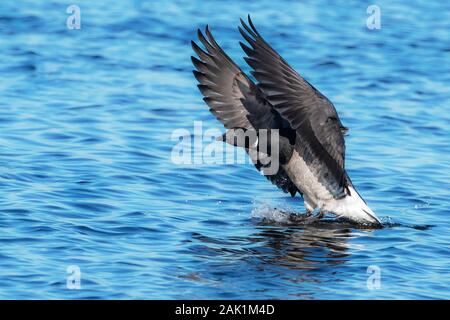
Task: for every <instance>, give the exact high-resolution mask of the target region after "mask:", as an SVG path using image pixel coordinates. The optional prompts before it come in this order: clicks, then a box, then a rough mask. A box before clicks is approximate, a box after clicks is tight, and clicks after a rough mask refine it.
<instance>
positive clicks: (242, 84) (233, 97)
mask: <svg viewBox="0 0 450 320" xmlns="http://www.w3.org/2000/svg"><path fill="white" fill-rule="evenodd" d="M205 33H206V36H207V38H205V36H204V35H203V33H202V32H201V31H200V30H198V38H199V40H200V42H201V43H202V44H203V46H204V47H205V49H206V51H204V50H202V49H201V48H200V47H199V46H198V45H197V44H196V43H195V42H193V41H192V48H193V49H194V51H195V53H196V54H197V55H198V57H199V58H200V59H197V58H195V57H191V59H192V63H193V64H194V66H195V68H196V69H197V70H194V76H195V77H196V79H197V80H198V82H199V85H198V88H199V89H200V91H201V93H202V94H203V96H204V98H203V100H204V101H205V102H206V103H207V104H208V106H209V107H210V111H211V112H212V113H213V114H214V115H215V116H216V118H217V119H218V120H219V121H220V122H222V123H223V125H224V126H225V127H226V128H227V129H232V128H245V129H270V128H275V126H276V123H275V122H277V121H280V120H281V118H280V116H279V115H278V114H277V112H276V111H275V110H273V108H272V106H271V105H270V104H269V103H268V102H267V100H265V99H264V97H263V96H262V92H261V91H260V89H259V88H258V87H257V86H256V85H255V84H254V83H253V82H252V81H251V80H250V79H249V78H248V77H247V76H246V75H245V74H244V73H243V72H242V70H241V69H240V68H239V67H238V66H237V65H236V64H235V63H234V62H233V61H232V60H231V58H230V57H229V56H228V55H227V54H226V53H225V52H224V51H223V50H222V48H221V47H220V46H219V45H218V44H217V42H216V41H215V39H214V37H213V36H212V34H211V32H210V30H209V28H208V27H206V30H205ZM276 117H277V118H276ZM252 161H253V162H254V165H255V167H256V168H257V169H258V171H261V170H262V171H263V172H264V167H263V166H262V165H261V163H260V162H259V161H257V160H254V159H252ZM266 177H267V179H269V180H270V181H271V182H272V183H273V184H275V185H277V186H278V187H279V188H281V189H282V190H283V191H284V192H286V193H290V194H291V195H292V196H294V195H295V193H296V192H299V191H298V189H297V187H296V186H295V185H294V184H293V183H292V181H291V180H290V179H289V177H288V176H287V174H286V172H285V171H284V170H283V168H282V167H280V168H279V170H278V172H277V173H276V174H274V175H266ZM299 193H300V192H299Z"/></svg>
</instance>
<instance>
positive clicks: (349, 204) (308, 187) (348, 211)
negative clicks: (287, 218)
mask: <svg viewBox="0 0 450 320" xmlns="http://www.w3.org/2000/svg"><path fill="white" fill-rule="evenodd" d="M283 167H284V170H285V171H286V173H287V175H288V176H289V178H290V179H291V180H292V182H293V183H294V184H295V185H296V186H297V188H298V189H299V190H300V191H301V192H302V193H303V200H304V204H305V208H306V210H307V211H308V212H312V211H313V210H314V209H319V210H320V211H321V212H324V213H325V212H328V213H332V214H335V215H336V216H338V217H343V218H348V219H350V220H352V221H355V222H359V223H362V224H364V223H368V224H373V223H375V224H376V223H380V220H379V219H378V218H377V216H376V215H375V213H374V212H373V211H372V210H371V209H370V208H369V207H368V206H367V204H366V203H365V202H364V200H363V199H362V198H361V197H360V196H359V194H358V192H356V190H355V189H354V188H353V187H351V186H349V190H350V195H347V196H345V197H343V198H340V199H335V198H334V197H333V195H332V194H331V193H330V192H329V191H328V189H327V188H326V187H325V186H324V185H323V184H321V183H320V182H319V180H318V179H317V178H316V177H315V176H314V174H313V172H312V171H311V170H310V168H309V167H308V165H307V164H306V162H305V161H304V160H303V158H302V157H301V156H300V155H299V154H298V152H297V151H296V150H294V152H293V154H292V158H291V159H290V161H289V162H288V163H287V164H286V165H284V166H283Z"/></svg>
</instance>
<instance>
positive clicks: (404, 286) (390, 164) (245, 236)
mask: <svg viewBox="0 0 450 320" xmlns="http://www.w3.org/2000/svg"><path fill="white" fill-rule="evenodd" d="M69 4H70V3H68V2H67V1H62V0H61V1H60V0H58V1H9V0H6V1H5V0H2V1H1V3H0V38H1V40H0V77H1V79H2V80H1V81H0V298H3V299H12V298H16V299H17V298H18V299H36V298H42V299H56V298H58V299H71V298H77V299H91V298H92V299H94V298H101V299H113V298H119V299H135V298H140V299H161V298H164V299H174V298H184V299H196V298H199V299H202V298H203V299H205V298H213V299H217V298H230V299H235V298H236V299H241V298H254V299H263V298H271V299H272V298H276V299H340V298H344V299H347V298H352V299H361V298H368V299H382V298H387V299H399V298H402V299H417V298H426V299H442V298H446V299H448V298H450V264H449V262H450V261H449V258H450V246H449V244H450V237H449V227H450V219H449V214H450V202H449V196H450V194H449V190H450V157H449V153H450V143H449V142H450V131H449V125H450V73H449V70H450V31H449V30H450V5H449V4H448V3H446V2H445V1H441V2H437V1H436V3H434V4H433V3H431V2H428V1H418V0H413V1H377V2H376V3H375V4H377V5H379V6H380V9H381V29H379V30H376V29H375V30H369V29H367V27H366V19H367V17H368V14H367V13H366V9H367V6H368V5H370V4H372V2H366V1H342V2H340V4H337V3H336V2H333V5H331V4H330V3H328V2H326V1H284V0H280V1H276V2H274V1H258V2H257V3H253V4H250V3H247V2H243V1H242V2H241V1H236V0H233V1H217V2H216V1H172V2H165V1H158V2H156V1H152V2H150V1H149V2H148V3H145V2H143V1H76V3H74V4H77V5H78V6H79V7H80V8H81V29H79V30H77V29H74V30H69V29H68V28H67V27H66V19H67V17H68V16H69V14H68V13H66V8H67V6H68V5H69ZM247 13H251V14H252V17H253V20H254V22H255V24H256V26H257V27H258V29H259V31H260V32H261V33H262V34H263V35H264V36H265V37H266V39H267V40H268V41H269V42H270V43H271V44H272V45H273V46H274V47H275V48H276V49H277V50H278V51H279V52H280V53H281V54H282V55H283V56H284V57H285V59H286V60H288V61H289V62H290V63H291V64H292V65H293V66H294V67H295V68H296V69H297V70H298V71H299V72H300V73H302V74H303V75H304V76H305V77H306V78H307V79H308V80H309V81H310V82H311V83H313V84H314V85H315V86H316V87H317V88H318V89H319V90H321V92H323V93H324V94H325V95H327V96H328V97H329V98H330V99H331V100H332V101H333V102H334V104H335V106H336V108H337V110H338V112H339V114H340V116H341V119H342V121H343V123H344V125H346V126H347V127H349V128H350V132H349V133H350V134H349V136H348V137H346V144H347V156H346V160H347V162H346V166H347V168H348V171H349V174H350V176H351V177H352V180H353V182H354V183H355V185H356V186H357V187H358V190H359V191H360V193H361V194H362V195H363V196H364V198H365V199H366V201H367V202H368V204H369V205H370V206H371V207H372V208H373V209H374V211H375V212H376V213H377V214H378V216H380V217H382V219H383V221H384V222H385V224H386V228H384V229H382V230H361V229H355V228H353V227H352V226H349V225H345V224H339V223H330V222H325V223H322V224H318V225H314V226H308V227H304V226H303V227H302V226H299V225H295V224H289V223H288V222H287V218H286V217H287V213H285V212H303V211H304V208H303V204H302V201H301V200H300V199H299V198H295V199H291V198H290V197H289V196H287V195H285V194H283V193H282V192H280V191H279V190H278V189H277V188H276V187H274V186H273V185H271V184H270V183H268V182H267V181H266V179H265V178H264V177H263V176H261V175H260V174H258V173H257V171H256V170H255V169H254V168H253V167H252V166H251V165H249V164H247V165H246V164H227V165H219V164H201V165H177V164H175V163H174V162H173V161H172V158H171V152H172V149H173V147H174V146H175V145H176V144H177V143H178V141H174V140H172V139H171V136H172V132H173V130H175V129H186V130H189V132H190V133H191V134H192V135H194V132H193V126H194V121H203V123H202V124H203V129H204V130H207V129H210V128H219V129H221V126H220V124H219V123H218V122H217V121H216V120H215V118H214V117H213V116H212V115H211V114H210V113H209V112H208V109H207V107H206V105H204V104H203V102H202V100H201V95H200V93H199V92H198V90H197V88H196V87H195V86H196V81H195V79H194V78H193V76H192V73H191V70H192V66H191V62H190V55H191V54H192V52H191V48H190V40H191V39H194V38H195V34H196V29H197V28H198V27H201V26H204V25H205V24H210V26H211V27H212V30H213V32H214V34H215V36H216V38H217V40H218V41H219V43H220V44H221V45H222V46H223V48H224V49H225V50H227V52H228V53H229V54H230V55H231V57H233V58H234V59H235V60H236V61H237V62H238V63H239V64H240V65H241V66H243V67H244V70H246V71H248V67H246V66H245V62H244V61H243V59H242V56H243V52H242V50H241V49H240V47H239V45H238V41H239V40H241V39H240V35H239V33H238V32H237V30H236V26H237V25H238V18H239V17H245V16H246V15H247ZM204 143H206V142H204ZM197 147H199V146H198V145H197ZM201 148H202V146H200V149H201ZM69 266H75V267H78V268H79V269H80V271H81V278H80V279H81V287H80V288H79V289H69V288H70V285H69V288H68V286H67V277H68V276H72V274H70V273H67V268H68V267H69ZM371 270H375V271H376V272H375V273H374V274H373V275H378V273H377V270H378V271H380V274H379V277H378V278H377V279H379V280H380V282H376V283H377V285H375V286H370V285H369V286H368V285H367V281H368V279H369V277H370V276H371V275H372V273H371ZM368 271H369V273H368ZM70 283H71V282H70V281H69V284H70ZM370 283H372V282H370V281H369V284H370Z"/></svg>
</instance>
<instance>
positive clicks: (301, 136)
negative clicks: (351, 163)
mask: <svg viewBox="0 0 450 320" xmlns="http://www.w3.org/2000/svg"><path fill="white" fill-rule="evenodd" d="M241 23H242V28H241V27H239V31H240V32H241V34H242V36H243V37H244V38H245V40H246V41H247V42H248V43H249V45H250V46H247V45H245V44H243V43H241V46H242V48H243V50H244V51H245V53H246V54H247V57H246V58H245V60H246V62H247V63H248V64H249V65H250V66H251V67H252V68H253V72H252V74H253V76H254V77H255V78H256V79H257V80H258V82H259V83H258V84H257V86H258V88H260V89H261V91H262V92H263V94H264V96H265V99H267V101H269V103H270V104H271V105H272V106H273V108H274V109H275V110H276V111H277V112H278V113H279V114H280V115H281V117H283V118H284V119H285V120H287V121H288V122H289V124H290V126H291V128H292V129H293V130H295V131H296V133H297V138H296V145H295V148H296V150H297V151H298V153H299V154H300V156H301V157H302V158H303V159H304V160H305V162H306V163H307V164H308V167H309V168H310V169H311V170H312V171H313V173H314V174H315V176H316V177H317V178H318V180H319V182H320V183H321V184H323V185H324V186H325V187H326V188H327V189H328V190H329V191H330V192H331V193H332V194H333V196H334V197H335V198H340V197H343V196H345V191H344V190H345V188H346V184H347V180H346V179H345V177H346V175H345V169H344V161H345V142H344V137H343V130H345V128H344V127H343V126H342V123H341V121H340V119H339V117H338V115H337V112H336V109H335V108H334V106H333V104H332V103H331V102H330V101H329V100H328V99H327V98H326V97H325V96H324V95H323V94H321V93H320V92H319V91H318V90H317V89H316V88H314V87H313V86H312V85H311V84H309V83H308V82H307V81H306V80H305V79H303V77H301V76H300V75H299V74H298V73H297V72H296V71H295V70H294V69H293V68H292V67H291V66H290V65H289V64H288V63H287V62H286V61H285V60H284V59H283V58H282V57H281V56H280V55H279V54H278V53H277V52H276V51H275V50H274V49H273V48H272V47H271V46H270V45H269V44H268V43H267V42H266V41H265V40H264V39H263V38H262V37H261V35H260V34H259V33H258V31H257V30H256V28H255V27H254V25H253V23H252V21H251V19H250V17H249V18H248V25H247V24H246V23H245V22H244V21H242V20H241Z"/></svg>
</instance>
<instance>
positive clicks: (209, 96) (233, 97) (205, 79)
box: [191, 27, 251, 129]
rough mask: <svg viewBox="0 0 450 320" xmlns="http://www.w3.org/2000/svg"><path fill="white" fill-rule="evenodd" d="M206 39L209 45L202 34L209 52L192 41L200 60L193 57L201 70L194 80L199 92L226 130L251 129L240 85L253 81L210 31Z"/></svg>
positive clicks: (194, 62) (203, 42) (202, 39)
mask: <svg viewBox="0 0 450 320" xmlns="http://www.w3.org/2000/svg"><path fill="white" fill-rule="evenodd" d="M206 35H207V37H208V39H209V41H208V40H207V39H206V38H205V37H204V35H203V34H202V32H201V31H200V30H198V38H199V40H200V42H201V43H202V44H203V45H204V47H205V48H206V51H203V50H202V49H201V48H200V47H199V46H198V45H197V44H196V43H195V42H193V41H192V48H193V49H194V51H195V53H196V54H197V55H198V57H199V58H200V60H199V59H197V58H195V57H191V59H192V63H193V64H194V66H195V67H196V69H197V70H194V76H195V78H197V80H198V82H199V85H198V88H199V89H200V91H201V93H202V94H203V96H204V98H203V100H204V101H205V102H206V103H207V104H208V106H209V107H210V111H211V112H212V114H214V115H215V116H216V118H217V119H218V120H219V121H220V122H222V123H223V125H224V126H225V128H227V129H231V128H236V127H239V128H251V124H250V122H249V120H248V118H247V115H248V114H249V112H248V111H247V110H246V109H245V107H244V106H243V104H242V102H241V99H242V98H244V96H243V95H242V92H241V90H240V89H239V86H238V81H240V82H242V84H241V85H243V86H247V87H248V86H250V80H249V79H248V77H247V76H246V75H245V74H244V73H242V71H241V70H240V69H239V67H238V66H237V65H236V64H235V63H234V62H233V61H232V60H231V59H230V58H229V57H228V56H227V55H226V54H225V52H224V51H223V50H222V49H221V48H220V47H219V45H218V44H217V43H216V41H215V40H214V38H213V37H212V34H211V33H210V31H209V29H208V27H207V28H206Z"/></svg>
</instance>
